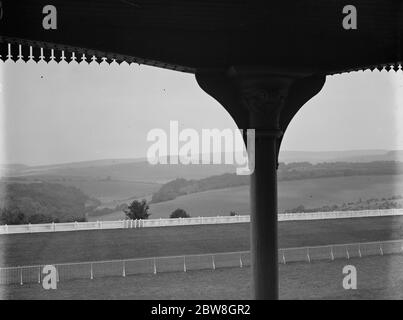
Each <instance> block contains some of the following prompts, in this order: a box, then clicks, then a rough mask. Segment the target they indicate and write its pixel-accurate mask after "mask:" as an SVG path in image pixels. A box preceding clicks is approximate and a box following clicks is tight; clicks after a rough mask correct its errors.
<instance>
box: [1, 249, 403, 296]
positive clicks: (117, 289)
mask: <svg viewBox="0 0 403 320" xmlns="http://www.w3.org/2000/svg"><path fill="white" fill-rule="evenodd" d="M347 264H350V265H354V266H355V267H356V269H357V279H358V288H357V290H348V291H346V290H344V289H343V287H342V281H343V277H344V275H343V274H342V269H343V267H344V266H345V265H347ZM402 270H403V255H390V256H375V257H365V258H361V259H359V258H357V259H350V260H336V261H333V262H315V263H311V264H309V263H293V264H288V265H281V266H280V298H281V299H403V272H402ZM201 284H203V285H201ZM105 288H108V290H105ZM251 292H252V285H251V270H250V268H243V269H240V268H229V269H217V270H215V271H212V270H210V271H189V272H186V273H184V272H181V273H160V274H156V275H153V274H151V275H150V274H148V275H136V276H130V277H126V278H122V277H115V278H102V279H94V280H76V281H68V282H64V283H63V282H60V283H59V284H58V289H57V290H51V291H46V290H43V289H42V287H41V286H40V285H38V284H33V285H24V286H19V285H15V286H0V298H2V299H175V300H176V299H180V300H185V299H231V300H232V299H251V298H252V296H251Z"/></svg>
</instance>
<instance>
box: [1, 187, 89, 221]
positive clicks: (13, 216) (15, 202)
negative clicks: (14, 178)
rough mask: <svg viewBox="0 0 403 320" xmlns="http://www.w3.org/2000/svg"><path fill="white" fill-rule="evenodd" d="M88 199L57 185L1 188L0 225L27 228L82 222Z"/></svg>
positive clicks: (75, 191) (82, 194)
mask: <svg viewBox="0 0 403 320" xmlns="http://www.w3.org/2000/svg"><path fill="white" fill-rule="evenodd" d="M88 200H89V197H88V196H87V195H85V194H84V193H83V192H82V191H81V190H79V189H77V188H74V187H67V186H63V185H60V184H56V183H46V182H42V183H8V182H5V183H3V184H2V185H0V222H1V223H2V224H9V225H13V224H27V223H31V224H34V223H50V222H74V221H85V220H86V218H85V217H86V215H85V214H86V212H87V207H86V203H87V201H88Z"/></svg>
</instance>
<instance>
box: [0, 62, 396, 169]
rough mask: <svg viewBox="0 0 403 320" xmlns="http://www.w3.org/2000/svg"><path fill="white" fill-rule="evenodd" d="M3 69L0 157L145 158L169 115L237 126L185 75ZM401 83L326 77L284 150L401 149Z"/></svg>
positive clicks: (363, 76)
mask: <svg viewBox="0 0 403 320" xmlns="http://www.w3.org/2000/svg"><path fill="white" fill-rule="evenodd" d="M0 76H1V77H0V81H1V83H0V94H1V100H0V104H1V105H0V133H1V138H0V151H1V156H2V158H3V159H0V162H3V163H4V162H7V163H24V164H29V165H38V164H50V163H63V162H72V161H83V160H94V159H110V158H138V157H141V158H144V157H146V152H147V148H148V147H149V146H150V142H147V140H146V137H147V133H148V132H149V130H151V129H153V128H163V129H165V130H168V127H169V121H171V120H176V121H179V125H180V128H182V129H185V128H194V129H196V130H198V131H200V130H201V129H203V128H204V129H210V128H219V129H224V128H232V129H235V125H234V122H233V121H232V119H231V118H230V116H229V115H228V114H227V113H226V111H225V110H224V109H223V108H222V107H221V106H220V105H219V104H218V103H217V102H216V101H215V100H214V99H213V98H211V97H209V96H208V95H207V94H205V93H204V92H203V91H202V90H201V89H200V88H199V87H198V85H197V83H196V81H195V79H194V76H193V75H191V74H184V73H180V72H174V71H167V70H162V69H157V68H152V67H146V66H137V65H135V66H130V67H129V66H127V65H121V66H117V65H115V66H108V65H106V66H101V67H100V66H98V65H90V66H88V65H67V64H59V65H57V64H55V63H54V64H49V65H47V64H35V63H28V64H22V63H17V64H15V63H11V62H7V63H0ZM402 89H403V77H402V75H401V74H398V75H397V74H395V73H392V72H391V73H387V72H382V73H379V72H374V73H371V72H369V71H368V72H357V73H351V74H347V75H341V76H331V77H328V78H327V83H326V85H325V87H324V89H323V90H322V92H321V93H320V94H319V95H318V96H316V97H315V98H314V99H312V100H311V101H310V102H309V103H308V104H306V105H305V106H304V108H303V109H302V110H301V111H300V112H299V113H298V115H297V116H296V117H295V118H294V120H293V122H292V124H291V125H290V127H289V130H288V132H287V134H286V136H285V139H284V142H283V146H282V150H303V151H331V150H352V149H403V134H402V132H403V110H402V108H403V90H402ZM399 100H400V103H399ZM399 120H400V125H399ZM399 128H401V130H400V132H399Z"/></svg>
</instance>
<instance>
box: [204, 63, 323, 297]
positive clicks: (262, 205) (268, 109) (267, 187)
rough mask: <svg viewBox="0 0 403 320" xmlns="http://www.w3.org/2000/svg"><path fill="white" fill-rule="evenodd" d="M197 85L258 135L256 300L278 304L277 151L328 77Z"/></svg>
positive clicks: (237, 76)
mask: <svg viewBox="0 0 403 320" xmlns="http://www.w3.org/2000/svg"><path fill="white" fill-rule="evenodd" d="M196 79H197V82H198V83H199V85H200V87H201V88H202V89H203V90H204V91H206V92H207V93H208V94H209V95H211V96H213V97H214V98H215V99H217V101H219V102H220V103H221V104H222V105H223V106H224V107H225V109H226V110H227V111H228V112H229V113H230V114H231V116H232V117H233V119H234V120H235V122H236V124H237V125H238V127H239V128H242V129H255V148H254V150H248V152H250V151H252V152H254V154H255V168H254V172H253V174H252V176H251V188H250V199H251V251H252V269H253V284H254V298H255V299H259V300H273V299H278V245H277V166H278V151H279V149H280V143H281V139H282V135H283V132H284V131H285V130H286V128H287V126H288V124H289V122H290V121H291V119H292V118H293V116H294V115H295V114H296V113H297V112H298V110H299V109H300V108H301V107H302V106H303V105H304V104H305V103H306V102H307V101H308V100H309V99H311V98H312V97H313V96H314V95H316V94H317V93H318V92H319V91H320V90H321V88H322V87H323V85H324V83H325V77H323V76H319V77H313V76H307V75H301V74H295V73H294V74H290V73H285V74H284V73H278V72H277V73H275V72H273V71H272V70H267V69H265V68H256V67H249V68H231V69H229V70H227V71H222V70H221V71H206V72H199V73H196ZM249 149H250V148H249Z"/></svg>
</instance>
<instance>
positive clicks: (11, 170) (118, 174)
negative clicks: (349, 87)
mask: <svg viewBox="0 0 403 320" xmlns="http://www.w3.org/2000/svg"><path fill="white" fill-rule="evenodd" d="M371 161H403V151H388V150H351V151H329V152H327V151H325V152H309V151H282V152H280V162H284V163H287V164H288V163H293V162H310V163H312V164H318V163H323V162H371ZM235 170H236V166H235V165H181V164H179V165H150V164H149V163H148V162H147V161H146V160H145V159H107V160H96V161H83V162H76V163H64V164H55V165H46V166H24V165H0V175H1V176H3V177H20V178H26V179H29V180H35V179H39V180H43V181H52V180H51V178H52V177H57V178H68V179H76V180H79V179H84V180H94V179H95V180H101V179H111V180H115V181H116V180H119V181H135V182H147V183H166V182H168V181H171V180H174V179H176V178H184V179H187V180H192V179H203V178H207V177H210V176H214V175H221V174H224V173H235Z"/></svg>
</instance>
